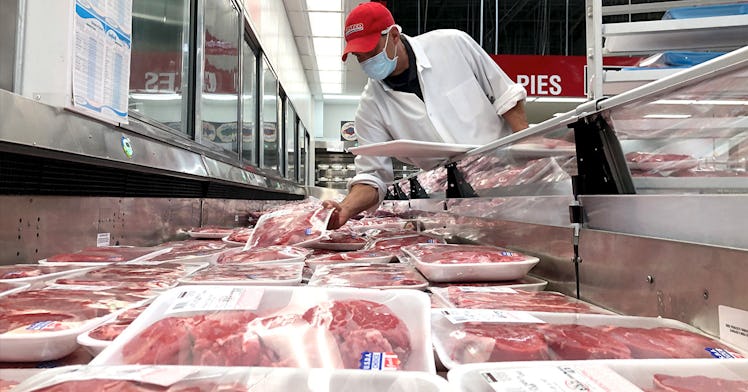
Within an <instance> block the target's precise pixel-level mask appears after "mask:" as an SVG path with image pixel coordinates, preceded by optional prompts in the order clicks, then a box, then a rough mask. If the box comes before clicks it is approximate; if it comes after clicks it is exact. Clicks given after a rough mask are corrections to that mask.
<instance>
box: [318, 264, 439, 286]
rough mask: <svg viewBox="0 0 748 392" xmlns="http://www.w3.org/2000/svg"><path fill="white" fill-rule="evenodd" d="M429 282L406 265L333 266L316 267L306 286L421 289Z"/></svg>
mask: <svg viewBox="0 0 748 392" xmlns="http://www.w3.org/2000/svg"><path fill="white" fill-rule="evenodd" d="M428 285H429V282H428V281H426V279H424V278H423V276H421V274H419V273H418V271H416V270H415V269H414V268H413V267H411V266H410V265H407V264H400V263H394V264H363V263H357V264H336V265H325V266H320V267H317V269H316V270H315V271H314V275H312V278H311V279H310V280H309V286H322V287H361V288H372V289H425V288H426V287H428Z"/></svg>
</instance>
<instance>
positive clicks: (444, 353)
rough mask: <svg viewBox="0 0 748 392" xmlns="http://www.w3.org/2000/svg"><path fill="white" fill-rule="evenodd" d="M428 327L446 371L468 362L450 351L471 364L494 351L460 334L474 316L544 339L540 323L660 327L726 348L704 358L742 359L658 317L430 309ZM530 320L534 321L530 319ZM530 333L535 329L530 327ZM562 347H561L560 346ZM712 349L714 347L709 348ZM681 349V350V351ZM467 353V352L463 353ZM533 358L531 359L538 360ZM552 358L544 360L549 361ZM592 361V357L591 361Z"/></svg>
mask: <svg viewBox="0 0 748 392" xmlns="http://www.w3.org/2000/svg"><path fill="white" fill-rule="evenodd" d="M445 311H446V312H448V313H449V317H451V318H453V319H456V321H458V323H456V324H455V323H453V322H452V321H450V320H449V319H448V317H447V316H446V315H445V314H444V312H445ZM431 316H432V318H431V327H432V334H433V342H434V349H435V351H436V353H437V355H438V357H439V359H440V360H441V362H442V363H443V364H444V366H445V367H446V368H448V369H452V368H454V367H456V366H458V365H463V364H465V363H470V362H464V363H463V362H461V361H457V360H455V359H454V358H453V357H452V355H449V353H450V352H452V353H455V352H458V350H461V351H459V352H464V353H469V355H470V357H471V358H472V359H475V361H472V360H471V362H487V360H486V359H485V358H484V357H486V358H488V356H489V355H490V354H491V353H492V350H493V349H494V345H493V344H490V345H478V343H477V342H478V341H471V340H465V337H466V335H465V333H464V332H462V325H464V324H463V323H464V322H467V321H468V320H469V321H474V320H475V317H479V318H481V319H483V320H493V321H489V323H492V322H495V320H497V319H499V318H501V319H502V320H504V323H503V325H505V326H511V325H518V324H524V325H537V326H538V329H537V331H539V332H540V333H541V334H543V335H544V336H545V335H547V332H542V330H541V329H540V328H542V325H544V324H546V323H547V324H557V325H570V324H573V325H581V326H588V327H595V326H613V327H630V328H644V329H651V328H657V327H664V328H672V329H678V330H685V331H689V332H693V333H696V334H699V335H701V336H704V337H708V338H709V339H712V340H714V342H715V343H718V344H719V345H721V346H723V347H726V348H728V349H729V351H728V352H725V351H723V350H721V349H719V348H717V349H716V350H707V349H708V347H704V351H706V352H704V355H705V356H707V355H708V354H710V353H711V355H713V356H719V355H726V356H730V355H736V356H738V357H740V356H745V353H743V352H741V350H739V349H737V348H735V347H732V346H731V345H728V344H726V343H724V342H722V341H719V340H718V339H717V338H713V337H709V336H706V335H705V334H704V333H703V332H701V331H699V330H698V329H696V328H694V327H692V326H690V325H688V324H686V323H683V322H680V321H677V320H672V319H666V318H658V317H637V316H619V315H598V314H572V313H544V312H512V311H499V310H495V311H492V310H485V309H432V310H431ZM533 319H534V320H533ZM533 330H535V329H534V328H533ZM456 337H457V338H459V340H460V341H459V342H456V341H455V339H454V338H456ZM523 342H526V344H524V345H523V346H528V347H529V345H530V344H531V342H530V340H529V338H527V339H524V340H523ZM450 344H453V347H452V348H453V350H448V349H447V347H446V346H447V345H450ZM562 346H563V344H562ZM612 346H613V343H610V342H608V343H606V344H605V348H606V349H610V348H611V347H612ZM546 348H547V350H548V352H549V353H551V354H552V355H555V354H553V350H552V349H551V348H549V347H546ZM711 348H714V347H711ZM683 349H685V348H683ZM465 350H468V351H465ZM538 359H539V360H543V359H542V358H538ZM538 359H535V360H538ZM553 359H554V358H546V360H553ZM593 359H595V358H593ZM520 360H522V359H521V358H517V359H515V361H520ZM508 361H511V359H508Z"/></svg>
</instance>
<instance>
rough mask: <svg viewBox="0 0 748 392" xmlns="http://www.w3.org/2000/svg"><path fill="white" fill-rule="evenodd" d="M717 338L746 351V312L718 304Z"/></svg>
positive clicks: (747, 349) (747, 348) (747, 341)
mask: <svg viewBox="0 0 748 392" xmlns="http://www.w3.org/2000/svg"><path fill="white" fill-rule="evenodd" d="M718 309H719V338H720V339H722V340H724V341H725V342H726V343H729V344H732V345H733V346H735V347H736V348H739V349H741V350H743V351H746V352H748V312H746V311H745V310H742V309H735V308H731V307H729V306H724V305H720V306H719V308H718Z"/></svg>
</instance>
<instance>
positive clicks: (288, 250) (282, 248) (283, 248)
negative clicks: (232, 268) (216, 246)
mask: <svg viewBox="0 0 748 392" xmlns="http://www.w3.org/2000/svg"><path fill="white" fill-rule="evenodd" d="M263 251H275V252H277V253H278V254H279V255H281V258H277V259H270V260H262V261H245V262H240V263H228V262H226V261H224V260H223V258H227V257H231V256H234V255H236V254H238V253H252V252H263ZM310 252H311V250H309V249H306V248H300V247H297V246H290V245H289V246H287V245H275V246H269V247H266V248H255V249H244V248H231V249H229V250H227V251H225V252H223V253H222V254H221V256H220V257H218V258H217V259H216V260H215V263H213V264H220V265H249V264H277V263H300V262H303V261H304V259H305V258H306V257H307V255H308V254H309V253H310Z"/></svg>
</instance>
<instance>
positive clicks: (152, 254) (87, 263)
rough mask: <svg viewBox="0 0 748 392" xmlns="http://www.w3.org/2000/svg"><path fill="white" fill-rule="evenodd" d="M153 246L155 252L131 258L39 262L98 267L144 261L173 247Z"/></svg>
mask: <svg viewBox="0 0 748 392" xmlns="http://www.w3.org/2000/svg"><path fill="white" fill-rule="evenodd" d="M107 248H135V247H134V246H111V247H107ZM153 248H154V249H155V250H154V251H153V252H150V253H148V254H144V255H142V256H139V257H134V258H132V259H130V260H122V261H102V262H87V261H86V262H76V261H70V262H67V261H66V262H53V261H48V260H47V259H41V260H39V264H42V265H55V266H56V265H60V266H64V265H75V266H79V267H98V266H102V265H109V264H113V263H127V262H140V261H143V260H149V259H151V258H153V257H156V256H159V255H162V254H164V253H167V252H169V251H170V250H171V248H159V247H153Z"/></svg>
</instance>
